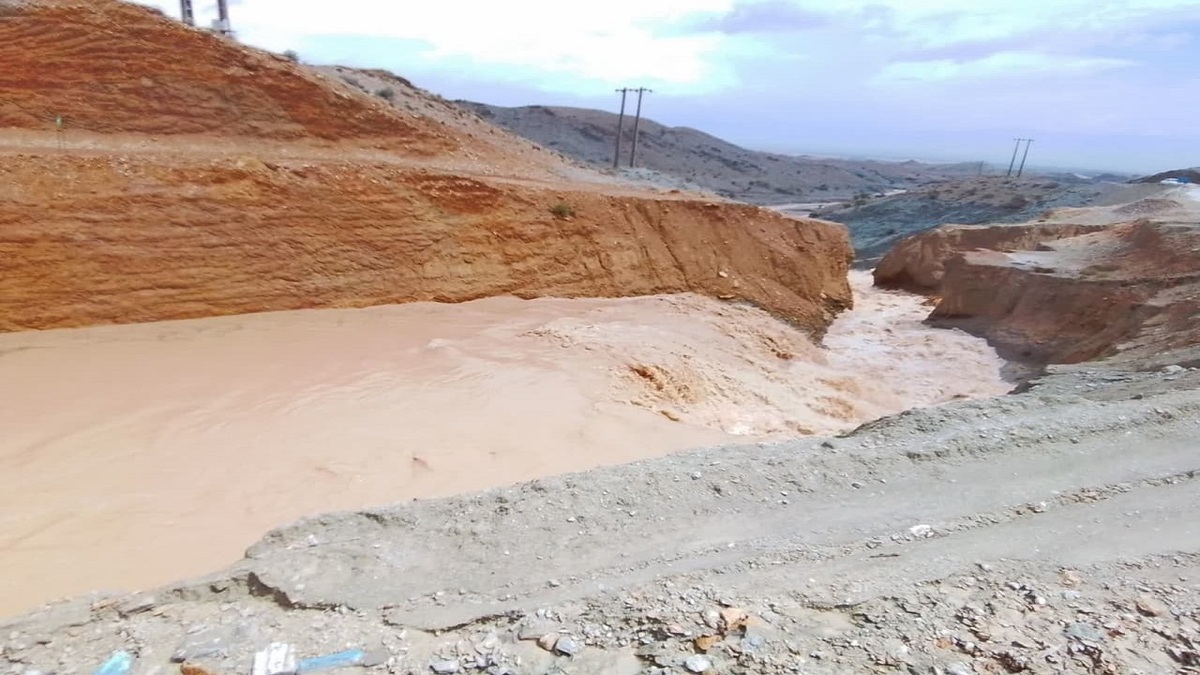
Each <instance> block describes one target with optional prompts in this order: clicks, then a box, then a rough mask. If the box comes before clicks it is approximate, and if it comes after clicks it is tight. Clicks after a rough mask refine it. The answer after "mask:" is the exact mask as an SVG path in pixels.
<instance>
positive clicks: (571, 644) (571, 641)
mask: <svg viewBox="0 0 1200 675" xmlns="http://www.w3.org/2000/svg"><path fill="white" fill-rule="evenodd" d="M554 651H556V652H558V653H559V654H562V655H563V656H575V655H576V654H578V653H579V652H581V651H583V643H581V642H580V641H578V640H576V639H575V638H570V637H566V636H565V635H564V636H563V637H560V638H558V640H557V641H556V642H555V643H554Z"/></svg>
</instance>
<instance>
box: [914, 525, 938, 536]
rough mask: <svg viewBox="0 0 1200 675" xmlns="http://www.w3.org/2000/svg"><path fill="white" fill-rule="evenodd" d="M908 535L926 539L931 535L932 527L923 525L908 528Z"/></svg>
mask: <svg viewBox="0 0 1200 675" xmlns="http://www.w3.org/2000/svg"><path fill="white" fill-rule="evenodd" d="M908 533H909V534H911V535H912V536H914V537H928V536H930V535H932V534H933V527H932V526H931V525H926V524H924V523H922V524H920V525H913V526H912V527H910V528H908Z"/></svg>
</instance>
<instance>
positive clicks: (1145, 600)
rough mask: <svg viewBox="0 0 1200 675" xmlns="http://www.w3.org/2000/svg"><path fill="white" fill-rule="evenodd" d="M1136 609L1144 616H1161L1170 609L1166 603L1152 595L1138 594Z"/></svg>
mask: <svg viewBox="0 0 1200 675" xmlns="http://www.w3.org/2000/svg"><path fill="white" fill-rule="evenodd" d="M1137 611H1138V612H1139V613H1141V614H1144V615H1145V616H1163V615H1164V614H1166V613H1167V612H1168V611H1170V610H1169V609H1168V608H1167V606H1166V605H1164V604H1163V603H1162V602H1160V601H1159V600H1158V598H1155V597H1154V596H1152V595H1145V594H1143V595H1139V596H1138V599H1137Z"/></svg>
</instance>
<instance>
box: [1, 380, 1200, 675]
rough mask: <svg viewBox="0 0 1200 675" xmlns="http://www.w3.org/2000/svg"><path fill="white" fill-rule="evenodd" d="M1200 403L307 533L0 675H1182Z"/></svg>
mask: <svg viewBox="0 0 1200 675" xmlns="http://www.w3.org/2000/svg"><path fill="white" fill-rule="evenodd" d="M1198 386H1200V372H1197V371H1195V370H1188V369H1185V368H1181V367H1178V366H1174V367H1167V368H1165V369H1163V370H1161V371H1153V372H1138V371H1131V370H1113V369H1105V368H1103V367H1095V366H1093V367H1086V368H1081V367H1074V368H1064V369H1060V370H1055V371H1054V372H1051V373H1049V374H1048V375H1046V376H1045V377H1043V378H1042V379H1040V380H1037V381H1034V382H1033V383H1031V384H1030V385H1029V386H1027V387H1026V391H1024V392H1023V393H1020V394H1016V395H1011V396H1008V397H1004V398H1000V399H990V400H986V401H980V402H971V403H958V404H950V405H946V406H942V407H939V408H934V409H927V410H923V411H915V412H909V413H905V414H902V415H899V416H897V417H894V418H889V419H886V420H883V421H880V422H876V423H872V424H869V425H867V426H865V427H863V428H861V429H859V430H857V431H855V432H853V433H851V434H848V435H846V436H844V437H840V438H830V439H813V440H803V441H792V442H784V443H777V444H764V445H759V446H751V447H741V448H714V449H711V450H703V451H696V452H691V453H685V454H680V455H675V456H670V457H667V458H663V459H659V460H654V461H649V462H644V463H640V464H633V465H627V466H621V467H615V468H610V469H602V470H598V471H592V472H589V473H587V474H579V475H569V476H563V477H560V478H550V479H545V480H540V481H535V482H532V483H527V484H523V485H518V486H514V487H511V488H502V489H496V490H491V491H488V492H483V493H479V494H474V495H467V496H463V497H456V498H449V499H439V500H423V501H415V502H413V503H410V504H405V505H397V506H394V507H389V508H385V509H379V510H375V511H371V512H364V513H356V514H340V515H338V514H335V515H328V516H323V517H319V518H315V519H311V520H308V521H303V522H300V523H297V524H295V525H292V526H288V527H285V528H282V529H280V530H277V531H275V532H272V533H271V534H269V535H268V536H267V537H266V538H265V539H264V540H263V541H262V542H261V543H260V544H258V545H256V546H255V547H253V548H251V550H250V551H249V552H248V554H247V558H246V560H245V561H244V562H242V563H240V564H239V565H237V566H235V567H234V568H232V569H230V570H227V571H225V572H221V573H218V574H215V575H213V576H211V577H208V578H205V579H200V580H195V581H191V582H187V583H184V584H180V585H178V586H174V587H171V588H166V589H159V590H157V591H154V592H152V593H146V594H139V595H133V596H119V597H92V598H83V599H76V600H73V601H69V602H64V603H60V604H55V605H50V606H48V607H47V608H45V609H44V610H42V611H40V612H37V613H34V614H31V615H28V616H25V617H19V618H17V619H14V620H11V621H8V622H7V623H6V624H5V625H4V626H3V630H2V632H0V637H2V638H3V650H2V651H0V671H3V672H12V673H33V672H42V673H49V672H62V673H66V672H80V671H87V670H90V669H93V668H95V667H97V666H98V665H99V664H100V663H102V662H103V661H104V660H105V659H107V658H108V657H109V656H110V655H111V654H112V653H113V652H115V651H117V650H126V651H128V652H129V653H130V654H132V655H134V656H135V657H136V658H137V661H136V664H135V672H144V673H155V672H172V671H174V670H177V669H179V668H180V665H179V664H178V662H183V663H184V665H185V666H186V667H187V668H186V669H185V670H184V672H191V673H201V672H209V673H237V672H246V673H248V672H250V666H251V661H252V656H253V653H254V652H255V651H256V650H260V649H263V648H265V647H266V646H267V645H268V644H269V643H271V642H287V643H290V644H292V645H294V647H295V649H296V651H297V653H298V655H299V656H300V657H301V658H305V657H313V656H318V655H322V654H328V653H332V652H337V651H339V650H344V649H348V648H361V649H363V650H364V651H366V652H368V654H369V656H370V657H371V659H373V660H371V661H370V662H371V663H374V664H375V665H374V666H372V668H373V669H374V670H377V671H378V672H393V673H428V672H443V673H452V672H489V673H505V672H507V673H640V672H646V673H652V672H653V673H675V672H712V673H845V672H897V671H898V672H911V673H959V674H961V673H1003V672H1029V673H1172V672H1190V671H1193V670H1195V669H1196V668H1197V667H1200V661H1198V658H1200V654H1198V652H1197V642H1198V641H1200V632H1198V631H1200V624H1198V623H1197V620H1198V619H1200V613H1198V612H1200V555H1197V553H1200V521H1197V520H1196V519H1195V518H1194V513H1195V509H1196V508H1197V507H1200V491H1197V490H1196V485H1195V479H1196V477H1197V475H1198V473H1197V472H1198V470H1200V467H1198V466H1197V464H1196V454H1195V448H1196V446H1195V439H1196V438H1197V437H1198V434H1200V416H1198V414H1197V413H1200V396H1198V395H1197V387H1198ZM181 553H183V554H186V552H182V551H181Z"/></svg>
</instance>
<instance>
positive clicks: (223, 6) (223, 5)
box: [217, 0, 233, 36]
mask: <svg viewBox="0 0 1200 675" xmlns="http://www.w3.org/2000/svg"><path fill="white" fill-rule="evenodd" d="M228 2H229V0H217V32H218V33H220V34H221V35H225V36H230V35H233V27H232V26H231V25H230V23H229V4H228Z"/></svg>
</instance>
